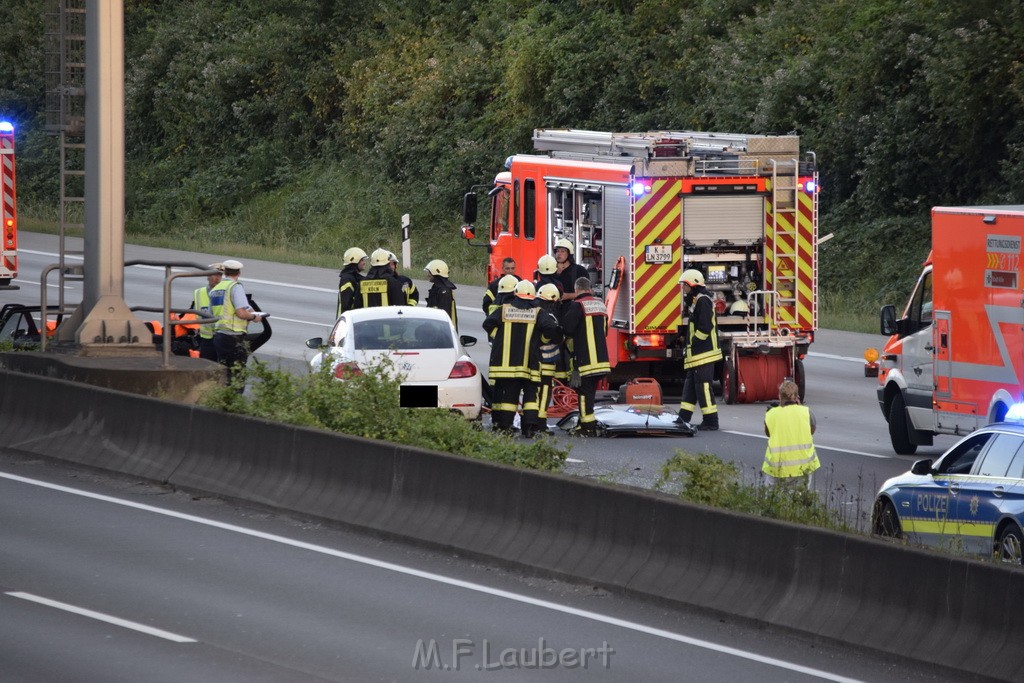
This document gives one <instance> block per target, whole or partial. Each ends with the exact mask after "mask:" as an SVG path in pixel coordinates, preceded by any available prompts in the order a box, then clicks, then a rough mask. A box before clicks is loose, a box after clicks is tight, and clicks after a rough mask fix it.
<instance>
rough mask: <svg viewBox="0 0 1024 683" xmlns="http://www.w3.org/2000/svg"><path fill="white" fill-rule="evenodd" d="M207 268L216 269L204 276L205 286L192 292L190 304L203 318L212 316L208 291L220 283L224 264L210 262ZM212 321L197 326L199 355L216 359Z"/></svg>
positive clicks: (203, 357) (206, 358) (208, 358)
mask: <svg viewBox="0 0 1024 683" xmlns="http://www.w3.org/2000/svg"><path fill="white" fill-rule="evenodd" d="M207 268H208V269H209V270H216V271H217V272H216V273H215V274H213V275H207V276H206V286H205V287H199V288H198V289H196V290H195V291H194V292H193V293H192V306H190V308H191V309H192V310H194V311H199V312H200V313H201V314H202V317H204V318H211V317H213V312H212V311H211V309H210V292H211V291H213V288H214V287H216V286H217V285H219V284H220V281H221V280H222V279H223V278H224V264H223V263H211V264H210V265H209V266H207ZM213 333H214V323H203V324H202V325H200V326H199V357H200V358H202V359H204V360H212V361H216V360H217V349H216V348H214V346H213Z"/></svg>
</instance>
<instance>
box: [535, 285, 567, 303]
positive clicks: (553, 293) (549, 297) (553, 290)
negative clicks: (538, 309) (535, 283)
mask: <svg viewBox="0 0 1024 683" xmlns="http://www.w3.org/2000/svg"><path fill="white" fill-rule="evenodd" d="M537 296H539V297H540V298H541V299H544V300H545V301H558V300H559V299H561V298H562V294H561V293H560V292H559V291H558V287H555V286H554V285H553V284H551V283H550V282H549V283H547V284H546V285H541V286H540V289H538V290H537Z"/></svg>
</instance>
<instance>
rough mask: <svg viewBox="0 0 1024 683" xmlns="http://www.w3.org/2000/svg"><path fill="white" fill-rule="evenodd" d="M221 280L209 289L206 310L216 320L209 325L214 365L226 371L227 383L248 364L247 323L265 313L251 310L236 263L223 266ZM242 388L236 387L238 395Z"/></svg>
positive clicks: (258, 318) (239, 264) (227, 262)
mask: <svg viewBox="0 0 1024 683" xmlns="http://www.w3.org/2000/svg"><path fill="white" fill-rule="evenodd" d="M223 266H224V279H223V280H221V281H220V284H218V285H217V286H216V287H214V288H213V289H212V290H210V311H211V312H212V313H213V315H214V316H216V317H217V318H218V320H217V322H216V323H214V326H213V346H214V348H215V349H217V362H218V363H220V364H221V365H223V366H225V367H227V368H228V380H229V381H231V380H234V378H235V376H236V375H237V374H238V373H239V372H242V371H244V370H245V364H246V363H247V362H248V361H249V349H248V348H247V346H246V344H245V339H244V337H245V332H246V330H247V329H248V327H249V323H250V322H251V321H254V320H260V319H261V318H263V317H265V316H266V315H267V313H257V312H256V311H254V310H252V306H251V305H250V304H249V300H248V298H247V297H246V295H245V289H243V288H242V284H241V283H240V282H239V281H238V278H239V276H240V275H241V274H242V264H241V263H240V262H239V261H235V260H228V261H225V262H224V263H223ZM243 388H244V387H239V393H241V390H242V389H243Z"/></svg>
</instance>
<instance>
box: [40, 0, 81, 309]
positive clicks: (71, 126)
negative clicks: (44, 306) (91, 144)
mask: <svg viewBox="0 0 1024 683" xmlns="http://www.w3.org/2000/svg"><path fill="white" fill-rule="evenodd" d="M85 6H86V0H47V5H46V17H45V18H46V131H47V132H48V133H50V134H52V135H57V136H58V139H59V145H60V206H59V214H58V226H59V232H58V250H59V255H58V256H59V267H58V273H59V276H60V277H59V289H58V292H59V298H58V300H57V305H58V312H60V313H66V312H68V311H69V310H70V309H71V308H74V306H73V305H71V306H68V305H67V304H66V302H65V296H64V295H65V291H66V287H67V283H68V282H76V281H81V280H82V279H84V278H83V267H82V260H81V259H82V256H83V255H84V254H83V252H82V251H81V250H72V249H69V248H68V247H67V243H66V240H67V237H68V233H69V232H70V231H73V230H77V231H78V232H79V234H84V229H85V223H84V215H85ZM68 257H74V258H73V261H72V262H68ZM44 286H45V283H44Z"/></svg>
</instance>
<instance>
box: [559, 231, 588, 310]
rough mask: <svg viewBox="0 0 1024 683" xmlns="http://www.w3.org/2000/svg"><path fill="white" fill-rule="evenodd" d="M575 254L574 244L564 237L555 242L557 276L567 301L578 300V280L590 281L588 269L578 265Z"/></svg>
mask: <svg viewBox="0 0 1024 683" xmlns="http://www.w3.org/2000/svg"><path fill="white" fill-rule="evenodd" d="M574 253H575V250H574V249H573V246H572V242H570V241H569V240H567V239H565V238H564V237H562V238H560V239H559V240H558V241H557V242H555V261H556V263H557V264H558V265H557V268H556V270H557V273H556V276H557V277H558V281H559V282H560V283H561V284H562V292H563V294H562V299H564V300H567V301H569V300H572V299H575V298H576V281H577V280H578V279H580V278H581V277H585V278H587V279H588V280H589V279H590V273H588V272H587V269H586V268H584V267H583V266H581V265H580V264H578V263H576V259H575V257H574V255H573V254H574ZM591 286H593V284H591Z"/></svg>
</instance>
